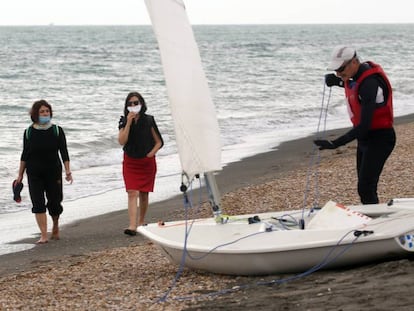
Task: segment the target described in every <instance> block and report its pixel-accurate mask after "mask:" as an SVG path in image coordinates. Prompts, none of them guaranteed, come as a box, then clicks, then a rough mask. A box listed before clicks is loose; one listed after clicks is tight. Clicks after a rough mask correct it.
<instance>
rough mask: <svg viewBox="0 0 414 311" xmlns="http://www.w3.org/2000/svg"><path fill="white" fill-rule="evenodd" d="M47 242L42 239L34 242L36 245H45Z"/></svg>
mask: <svg viewBox="0 0 414 311" xmlns="http://www.w3.org/2000/svg"><path fill="white" fill-rule="evenodd" d="M47 242H48V240H44V239H40V240H39V241H37V242H36V244H38V245H39V244H46V243H47Z"/></svg>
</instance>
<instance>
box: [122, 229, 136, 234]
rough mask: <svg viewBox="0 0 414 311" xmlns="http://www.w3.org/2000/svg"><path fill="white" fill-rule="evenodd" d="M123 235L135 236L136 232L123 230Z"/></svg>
mask: <svg viewBox="0 0 414 311" xmlns="http://www.w3.org/2000/svg"><path fill="white" fill-rule="evenodd" d="M124 233H125V234H126V235H130V236H134V235H137V232H136V231H135V230H131V229H125V230H124Z"/></svg>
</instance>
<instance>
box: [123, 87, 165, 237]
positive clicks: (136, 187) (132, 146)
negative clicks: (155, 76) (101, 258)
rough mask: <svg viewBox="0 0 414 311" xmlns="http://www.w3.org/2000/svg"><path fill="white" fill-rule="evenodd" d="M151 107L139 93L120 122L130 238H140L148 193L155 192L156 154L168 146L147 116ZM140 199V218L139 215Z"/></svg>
mask: <svg viewBox="0 0 414 311" xmlns="http://www.w3.org/2000/svg"><path fill="white" fill-rule="evenodd" d="M146 110H147V105H146V104H145V100H144V98H143V97H142V96H141V94H139V93H138V92H131V93H129V94H128V96H127V98H126V100H125V106H124V115H123V116H121V119H120V120H119V135H118V141H119V143H120V144H121V145H122V146H124V147H123V150H124V161H123V165H122V172H123V175H124V182H125V188H126V191H127V192H128V215H129V226H128V228H127V229H125V230H124V233H125V234H127V235H136V234H137V226H141V225H143V224H144V223H145V222H144V219H145V214H146V212H147V209H148V193H149V192H152V191H153V190H154V182H155V173H156V172H157V164H156V161H155V154H156V153H157V151H158V150H159V149H161V147H162V146H163V144H164V142H163V140H162V137H161V134H160V132H159V130H158V127H157V125H156V123H155V120H154V117H153V116H151V115H148V114H146V113H145V111H146ZM138 197H139V214H138V204H137V203H138V202H137V201H138Z"/></svg>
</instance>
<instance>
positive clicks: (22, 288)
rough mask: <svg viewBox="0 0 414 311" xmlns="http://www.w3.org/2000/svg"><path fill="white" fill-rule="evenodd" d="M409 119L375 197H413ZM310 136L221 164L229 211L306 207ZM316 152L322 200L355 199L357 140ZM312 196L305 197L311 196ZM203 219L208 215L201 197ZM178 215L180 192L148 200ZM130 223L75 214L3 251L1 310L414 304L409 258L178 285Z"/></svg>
mask: <svg viewBox="0 0 414 311" xmlns="http://www.w3.org/2000/svg"><path fill="white" fill-rule="evenodd" d="M413 121H414V115H409V116H405V117H400V118H398V119H397V120H396V126H395V128H396V132H397V145H396V148H395V150H394V152H393V154H392V156H391V157H390V159H389V160H388V162H387V163H386V166H385V168H384V171H383V174H382V178H381V182H380V184H379V187H378V191H379V195H380V200H381V202H386V201H388V200H389V199H391V198H393V197H413V196H414V187H413V183H414V182H413V178H412V174H413V172H414V164H413V161H412V159H413V151H414V147H412V142H413V141H414V122H413ZM344 131H345V130H343V129H342V130H335V131H330V132H329V135H332V137H335V136H336V135H338V133H343V132H344ZM312 139H313V137H307V138H303V139H299V140H295V141H291V142H287V143H284V144H282V145H281V146H279V147H278V148H277V149H276V150H274V151H270V152H266V153H263V154H259V155H256V156H253V157H250V158H246V159H243V160H242V161H240V162H237V163H232V164H230V165H228V166H226V167H225V168H224V169H223V171H222V172H221V173H220V174H219V175H218V176H217V182H218V184H219V188H220V190H221V192H222V196H223V201H222V205H223V209H224V210H225V211H226V213H227V214H242V213H256V212H257V213H260V212H265V211H272V210H279V209H286V208H287V207H296V208H298V207H302V205H303V194H304V191H305V186H306V177H307V173H308V169H309V163H310V159H311V156H312ZM321 155H322V158H321V162H320V165H319V174H320V181H319V196H320V197H319V201H320V202H321V203H322V204H323V203H324V202H326V201H328V200H334V201H337V202H340V203H343V204H346V205H347V204H357V203H359V199H358V195H357V192H356V176H355V144H354V143H353V144H349V145H347V146H344V147H341V148H339V149H337V150H332V151H330V150H329V151H324V152H323V153H321ZM96 199H97V204H99V197H97V198H96ZM313 199H314V198H313V197H312V194H310V195H309V196H308V202H312V200H313ZM199 217H210V211H209V208H208V206H207V204H204V205H203V208H202V211H201V214H200V215H199ZM181 218H183V212H182V198H181V197H175V198H172V199H170V200H167V201H163V202H158V203H154V204H151V205H150V210H149V212H148V219H147V221H148V222H156V221H158V220H160V219H162V220H175V219H181ZM33 221H34V219H33ZM126 223H127V211H126V210H124V211H118V212H113V213H110V214H105V215H101V216H98V217H93V218H89V219H85V220H81V221H78V222H76V223H72V224H70V225H67V226H65V227H63V228H62V232H61V240H59V241H50V242H49V243H48V244H46V245H41V246H37V247H35V248H33V249H30V250H27V251H24V252H19V253H12V254H7V255H3V256H0V293H1V295H0V310H251V309H255V310H391V309H394V310H411V309H412V304H413V303H414V297H413V295H412V287H413V286H414V278H413V275H414V260H413V258H409V259H401V260H396V261H388V262H380V263H373V264H370V265H365V266H360V267H349V268H345V269H341V270H331V271H317V272H315V273H313V274H311V275H309V276H306V277H302V278H298V279H296V280H294V281H290V282H284V281H283V280H284V279H285V278H287V277H289V276H287V275H270V276H265V277H263V276H262V277H235V276H223V275H213V274H209V273H204V272H197V271H190V270H186V269H185V270H184V271H183V272H182V275H181V277H180V279H179V280H178V281H177V282H176V283H174V280H175V277H176V274H177V269H178V267H176V266H174V265H172V264H170V263H169V262H168V261H167V259H166V258H164V257H163V256H162V255H161V253H160V251H159V250H158V249H157V248H156V247H155V246H154V245H152V244H151V243H150V242H148V240H146V239H145V238H143V237H142V236H139V235H138V236H136V237H127V236H125V235H124V234H123V233H122V232H123V228H124V227H125V225H126ZM35 241H36V238H33V239H27V240H26V241H23V242H25V243H34V242H35ZM276 280H277V282H275V281H276ZM258 282H262V283H268V285H258ZM273 283H277V284H273ZM270 284H272V285H270ZM170 288H172V289H171V292H168V290H169V289H170ZM164 298H165V299H164Z"/></svg>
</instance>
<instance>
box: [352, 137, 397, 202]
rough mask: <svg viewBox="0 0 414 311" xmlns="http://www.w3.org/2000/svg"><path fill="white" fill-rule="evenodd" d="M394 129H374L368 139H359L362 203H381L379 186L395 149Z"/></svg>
mask: <svg viewBox="0 0 414 311" xmlns="http://www.w3.org/2000/svg"><path fill="white" fill-rule="evenodd" d="M395 142H396V136H395V131H394V129H383V130H376V131H372V133H370V134H369V136H368V139H366V140H361V141H358V147H357V173H358V194H359V197H360V199H361V203H362V204H377V203H379V200H378V194H377V187H378V181H379V178H380V175H381V172H382V169H383V168H384V164H385V162H386V161H387V159H388V157H389V156H390V154H391V152H392V151H393V150H394V147H395Z"/></svg>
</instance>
